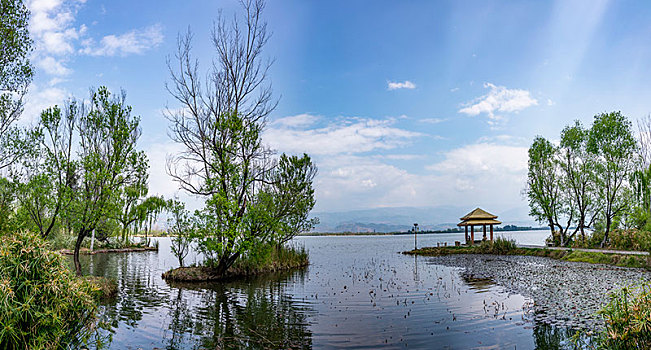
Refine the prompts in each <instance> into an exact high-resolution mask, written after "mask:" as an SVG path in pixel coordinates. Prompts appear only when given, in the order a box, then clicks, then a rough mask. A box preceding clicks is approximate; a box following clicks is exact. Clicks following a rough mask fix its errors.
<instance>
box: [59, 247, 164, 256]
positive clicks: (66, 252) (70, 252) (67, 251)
mask: <svg viewBox="0 0 651 350" xmlns="http://www.w3.org/2000/svg"><path fill="white" fill-rule="evenodd" d="M157 251H158V248H156V247H133V248H106V249H95V250H93V251H90V249H88V248H82V249H81V250H80V251H79V254H80V255H95V254H100V253H132V252H157ZM57 252H58V253H60V254H61V255H73V254H74V252H75V251H74V250H71V249H60V250H57Z"/></svg>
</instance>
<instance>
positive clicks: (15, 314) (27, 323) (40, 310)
mask: <svg viewBox="0 0 651 350" xmlns="http://www.w3.org/2000/svg"><path fill="white" fill-rule="evenodd" d="M102 294H103V291H102V288H101V287H100V286H99V285H98V283H97V281H93V280H87V279H80V278H76V277H74V276H73V275H72V272H71V271H70V270H69V269H68V267H67V266H66V264H65V262H64V260H63V258H62V256H61V255H60V254H58V253H55V252H53V251H51V250H50V247H49V245H48V244H47V243H46V242H45V241H44V240H43V239H41V238H40V237H39V236H38V235H37V234H33V233H29V232H19V233H14V234H11V235H5V236H1V237H0V348H1V349H9V350H13V349H59V348H65V347H66V346H67V345H69V344H70V343H73V342H76V341H78V340H79V339H80V337H83V334H84V332H83V331H84V329H86V328H87V326H89V325H90V324H91V323H92V322H93V320H94V315H95V312H96V310H97V302H98V300H99V298H101V296H102Z"/></svg>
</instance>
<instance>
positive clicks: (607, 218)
mask: <svg viewBox="0 0 651 350" xmlns="http://www.w3.org/2000/svg"><path fill="white" fill-rule="evenodd" d="M611 224H612V219H611V218H610V216H607V217H606V232H605V233H604V239H603V241H601V248H603V247H605V246H606V242H608V233H610V225H611Z"/></svg>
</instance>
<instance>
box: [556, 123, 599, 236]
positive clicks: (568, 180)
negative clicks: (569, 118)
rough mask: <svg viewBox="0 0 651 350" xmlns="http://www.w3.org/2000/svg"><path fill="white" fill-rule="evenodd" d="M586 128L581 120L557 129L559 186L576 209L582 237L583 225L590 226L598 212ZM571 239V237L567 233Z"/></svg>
mask: <svg viewBox="0 0 651 350" xmlns="http://www.w3.org/2000/svg"><path fill="white" fill-rule="evenodd" d="M588 135H589V132H588V130H586V129H584V128H583V126H582V125H581V122H579V121H578V120H577V121H575V123H574V125H568V126H566V127H565V128H564V129H563V131H562V132H561V143H560V150H559V151H560V155H559V156H560V157H559V158H560V167H561V169H562V171H563V182H562V186H563V187H564V189H565V191H566V192H567V198H568V199H569V203H571V206H572V209H571V210H574V211H575V212H576V230H575V231H574V233H573V234H572V236H573V235H574V234H576V232H577V231H580V232H581V237H582V238H583V240H584V241H585V229H586V228H590V227H591V226H592V224H593V222H594V220H595V219H596V217H597V213H598V212H599V200H598V197H597V196H596V193H595V190H596V189H595V163H594V157H593V155H592V154H591V153H589V152H587V143H588ZM568 238H569V239H572V237H568Z"/></svg>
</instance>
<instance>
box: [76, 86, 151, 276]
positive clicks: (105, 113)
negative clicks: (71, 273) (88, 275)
mask: <svg viewBox="0 0 651 350" xmlns="http://www.w3.org/2000/svg"><path fill="white" fill-rule="evenodd" d="M88 109H89V110H88V111H84V112H83V113H81V114H80V116H79V121H78V130H79V139H80V149H79V158H80V159H79V162H80V165H79V170H80V174H79V184H78V188H77V190H76V195H75V196H74V201H73V203H72V205H71V213H70V215H69V217H70V220H71V221H72V225H73V227H74V229H75V231H76V233H77V240H76V242H75V250H74V255H73V256H74V263H75V270H76V272H77V275H81V264H80V263H79V250H80V249H81V244H82V242H83V240H84V238H86V237H87V236H88V235H90V234H91V232H92V231H93V230H94V229H96V228H97V227H98V225H99V224H100V223H101V222H102V220H104V219H105V218H110V217H115V212H116V211H118V210H119V209H120V208H119V206H118V196H119V194H120V191H121V190H122V189H123V187H124V186H125V185H126V184H127V183H128V181H129V179H131V178H132V177H133V176H134V175H135V174H136V173H137V172H138V169H140V168H141V167H142V164H140V162H142V161H143V156H142V152H139V151H137V150H136V142H137V141H138V138H139V136H140V129H139V122H140V118H138V117H133V116H131V107H129V106H127V105H126V104H125V94H124V93H122V94H121V95H120V96H118V97H114V96H112V95H111V93H110V92H109V91H108V89H107V88H105V87H100V88H99V89H97V91H94V92H92V96H91V100H90V106H89V107H88Z"/></svg>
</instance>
